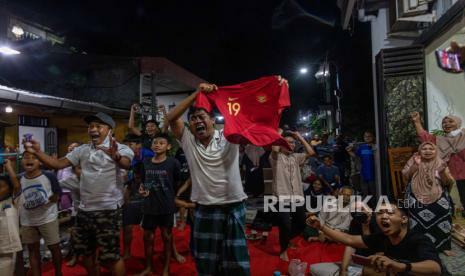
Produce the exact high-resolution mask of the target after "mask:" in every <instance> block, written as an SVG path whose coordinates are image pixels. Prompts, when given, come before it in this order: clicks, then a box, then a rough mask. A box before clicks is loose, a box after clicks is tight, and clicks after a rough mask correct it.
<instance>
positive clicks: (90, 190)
mask: <svg viewBox="0 0 465 276" xmlns="http://www.w3.org/2000/svg"><path fill="white" fill-rule="evenodd" d="M84 121H85V122H86V123H87V124H88V128H87V132H88V134H89V137H90V139H91V142H90V143H88V144H83V145H81V146H79V147H77V148H75V149H74V150H73V151H71V152H69V153H68V154H67V155H66V156H65V157H63V158H61V159H56V158H53V157H51V156H49V155H47V154H46V153H44V152H43V151H42V150H41V149H40V144H39V142H38V141H35V140H34V139H32V140H31V141H25V142H24V147H25V149H26V151H28V152H30V153H32V154H34V155H35V156H37V158H38V159H39V160H40V161H41V162H42V163H43V164H44V165H45V166H47V167H49V168H53V169H63V168H66V167H69V166H78V165H79V166H81V168H82V172H81V178H80V183H79V185H80V197H81V203H80V205H79V210H78V214H77V224H76V228H75V234H76V235H75V238H76V239H75V245H74V246H75V251H76V254H77V255H78V256H83V257H84V259H83V262H84V266H85V268H86V270H87V273H88V274H89V275H99V266H98V264H97V263H96V262H95V261H96V258H95V257H96V256H98V257H99V260H100V263H102V264H103V265H106V266H108V267H109V268H110V270H111V271H112V273H113V275H117V276H120V275H121V276H123V275H126V274H125V269H124V262H123V260H122V259H121V258H120V239H119V238H120V228H121V224H122V211H121V206H122V205H123V181H122V177H121V174H120V169H129V167H130V165H131V160H132V158H133V157H134V153H133V152H132V150H131V149H130V148H129V147H128V146H126V145H123V144H120V143H117V142H116V140H115V139H114V138H113V137H112V130H113V129H115V121H113V119H112V118H111V117H110V116H109V115H107V114H105V113H101V112H99V113H97V114H96V115H92V116H87V117H85V118H84ZM97 248H98V249H99V252H98V255H97Z"/></svg>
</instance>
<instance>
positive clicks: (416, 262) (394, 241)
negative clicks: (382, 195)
mask: <svg viewBox="0 0 465 276" xmlns="http://www.w3.org/2000/svg"><path fill="white" fill-rule="evenodd" d="M376 223H377V225H378V227H379V228H380V230H381V233H375V234H371V235H349V234H346V233H342V232H339V231H335V230H332V229H330V228H329V227H327V226H325V225H324V224H321V223H320V221H319V219H318V218H317V217H316V216H315V215H313V214H311V215H310V216H309V217H308V218H307V224H309V225H310V226H312V227H315V228H317V229H320V231H322V232H323V233H324V234H325V235H327V236H329V237H330V238H331V239H333V240H335V241H338V242H341V243H343V244H345V245H349V246H351V247H354V248H367V249H370V250H372V251H373V252H382V253H384V255H371V256H369V257H368V259H369V261H370V262H371V266H370V267H368V269H370V268H372V269H374V270H375V271H376V272H389V273H393V274H394V275H410V274H413V275H441V270H442V269H441V261H440V259H439V255H438V253H437V252H436V249H435V248H434V246H433V244H432V242H431V240H430V239H429V238H428V237H426V236H424V235H423V234H421V233H418V232H414V231H411V230H409V227H408V216H407V213H406V212H405V210H403V209H401V208H399V207H398V206H396V205H395V204H393V203H382V204H380V205H379V206H378V208H377V212H376ZM366 268H367V267H366V266H365V267H364V269H366Z"/></svg>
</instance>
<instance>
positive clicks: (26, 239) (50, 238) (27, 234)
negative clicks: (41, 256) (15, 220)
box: [21, 219, 60, 246]
mask: <svg viewBox="0 0 465 276" xmlns="http://www.w3.org/2000/svg"><path fill="white" fill-rule="evenodd" d="M40 237H42V238H44V241H45V245H47V246H48V245H53V244H58V243H60V233H59V227H58V219H55V220H54V221H51V222H48V223H45V224H42V225H38V226H21V241H22V242H23V243H24V244H33V243H37V242H40Z"/></svg>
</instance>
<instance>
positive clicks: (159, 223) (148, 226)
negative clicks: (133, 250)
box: [142, 214, 174, 230]
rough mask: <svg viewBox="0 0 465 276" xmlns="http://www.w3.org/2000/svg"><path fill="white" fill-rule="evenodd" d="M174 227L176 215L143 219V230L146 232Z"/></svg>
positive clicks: (144, 217) (148, 216) (147, 215)
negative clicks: (158, 228)
mask: <svg viewBox="0 0 465 276" xmlns="http://www.w3.org/2000/svg"><path fill="white" fill-rule="evenodd" d="M173 225H174V214H164V215H150V214H144V216H143V217H142V228H143V229H144V230H155V229H156V228H157V227H166V228H170V227H173Z"/></svg>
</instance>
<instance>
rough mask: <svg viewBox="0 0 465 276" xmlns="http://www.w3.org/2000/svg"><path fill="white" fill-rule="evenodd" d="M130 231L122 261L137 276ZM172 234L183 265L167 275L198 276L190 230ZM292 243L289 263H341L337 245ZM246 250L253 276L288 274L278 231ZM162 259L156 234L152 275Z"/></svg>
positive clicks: (76, 270)
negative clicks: (129, 250) (127, 253)
mask: <svg viewBox="0 0 465 276" xmlns="http://www.w3.org/2000/svg"><path fill="white" fill-rule="evenodd" d="M133 231H134V240H133V243H132V258H130V259H128V260H126V261H125V263H126V272H127V275H136V274H138V273H139V272H141V271H142V270H143V268H144V258H143V256H144V253H143V250H144V245H143V240H142V229H140V228H139V227H138V226H135V227H134V230H133ZM173 234H174V239H175V241H176V246H177V248H178V251H179V252H180V253H181V254H182V255H183V256H184V257H185V258H186V262H185V263H183V264H179V263H177V262H176V261H175V260H174V259H172V261H171V264H170V275H179V276H181V275H183V276H190V275H197V273H196V270H195V263H194V260H193V258H192V256H191V255H190V251H189V228H188V227H187V226H186V229H185V230H184V231H179V230H177V229H174V230H173ZM293 242H294V243H295V244H296V249H289V259H301V260H302V261H305V262H307V263H309V264H314V263H320V262H336V261H340V260H341V259H342V255H343V252H344V246H343V245H340V244H334V243H331V244H322V243H319V242H312V243H309V242H307V241H305V240H304V239H303V238H301V237H297V238H295V239H294V240H293ZM248 247H249V252H250V263H251V274H252V275H259V276H260V275H273V272H274V271H278V270H279V271H280V272H281V273H282V274H287V267H288V265H289V263H286V262H283V261H281V260H280V259H279V240H278V229H277V228H276V227H273V230H272V232H271V233H270V234H269V237H268V240H267V241H266V242H262V241H249V242H248ZM162 256H163V242H162V240H161V237H160V232H159V230H157V234H156V238H155V254H154V265H155V272H154V274H153V275H160V274H161V270H162ZM62 269H63V274H64V275H77V276H78V275H83V276H84V275H86V273H85V270H84V268H83V267H82V266H81V265H80V264H78V265H76V266H75V267H72V268H70V267H67V266H66V265H65V264H63V268H62ZM42 271H43V275H46V276H53V266H52V264H51V263H47V264H45V265H43V267H42ZM101 275H111V274H110V273H109V272H108V271H107V270H104V269H102V273H101Z"/></svg>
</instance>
